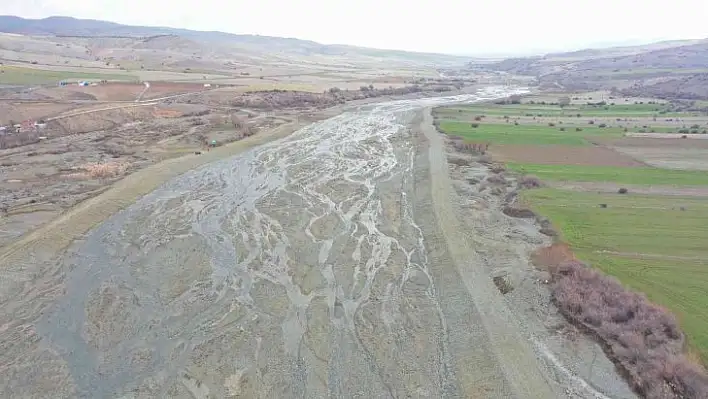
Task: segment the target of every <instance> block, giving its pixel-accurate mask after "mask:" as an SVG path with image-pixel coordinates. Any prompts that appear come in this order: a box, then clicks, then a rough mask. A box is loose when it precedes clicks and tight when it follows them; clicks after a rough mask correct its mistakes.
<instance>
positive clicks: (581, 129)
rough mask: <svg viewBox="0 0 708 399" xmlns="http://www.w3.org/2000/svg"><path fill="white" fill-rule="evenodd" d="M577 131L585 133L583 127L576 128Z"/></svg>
mask: <svg viewBox="0 0 708 399" xmlns="http://www.w3.org/2000/svg"><path fill="white" fill-rule="evenodd" d="M575 131H576V132H582V131H583V128H581V127H576V128H575Z"/></svg>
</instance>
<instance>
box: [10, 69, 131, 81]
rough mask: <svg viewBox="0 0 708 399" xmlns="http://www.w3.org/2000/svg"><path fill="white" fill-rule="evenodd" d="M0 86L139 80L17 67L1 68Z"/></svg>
mask: <svg viewBox="0 0 708 399" xmlns="http://www.w3.org/2000/svg"><path fill="white" fill-rule="evenodd" d="M0 71H4V72H3V73H0V84H8V85H30V84H47V83H59V82H60V81H62V80H67V81H74V82H75V81H79V80H84V79H85V80H102V79H105V80H122V81H134V80H138V77H137V76H132V75H124V74H109V73H105V74H104V73H95V72H86V73H84V72H73V71H54V70H44V69H35V68H23V67H16V66H0Z"/></svg>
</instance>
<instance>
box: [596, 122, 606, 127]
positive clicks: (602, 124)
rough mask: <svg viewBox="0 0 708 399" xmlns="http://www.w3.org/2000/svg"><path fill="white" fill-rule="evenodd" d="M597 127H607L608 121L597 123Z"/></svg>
mask: <svg viewBox="0 0 708 399" xmlns="http://www.w3.org/2000/svg"><path fill="white" fill-rule="evenodd" d="M597 127H600V128H606V127H607V124H606V123H601V124H599V125H597Z"/></svg>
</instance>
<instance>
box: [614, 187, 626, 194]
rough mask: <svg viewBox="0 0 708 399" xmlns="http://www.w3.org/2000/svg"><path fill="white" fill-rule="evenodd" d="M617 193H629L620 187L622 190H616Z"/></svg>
mask: <svg viewBox="0 0 708 399" xmlns="http://www.w3.org/2000/svg"><path fill="white" fill-rule="evenodd" d="M617 192H618V193H620V194H627V193H628V192H629V190H627V189H626V188H624V187H622V188H620V189H619V190H617Z"/></svg>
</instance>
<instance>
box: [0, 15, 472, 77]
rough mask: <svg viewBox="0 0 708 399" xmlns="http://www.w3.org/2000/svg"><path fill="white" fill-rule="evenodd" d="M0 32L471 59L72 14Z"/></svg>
mask: <svg viewBox="0 0 708 399" xmlns="http://www.w3.org/2000/svg"><path fill="white" fill-rule="evenodd" d="M0 32H4V33H12V34H20V35H25V36H54V37H62V38H69V37H71V38H82V39H86V38H99V37H100V38H115V39H118V38H130V39H133V40H139V39H146V38H153V37H159V36H171V37H174V36H177V37H180V38H183V39H186V40H190V41H193V42H195V43H199V44H200V45H209V46H213V47H216V48H218V49H220V50H222V51H223V50H224V49H230V50H232V51H237V50H241V51H246V52H258V53H275V54H287V55H293V56H325V57H354V58H385V59H386V60H387V61H394V62H398V63H413V64H421V63H428V64H436V65H437V64H440V65H455V64H461V63H464V62H467V61H470V60H472V58H471V57H462V56H454V55H446V54H431V53H414V52H406V51H398V50H380V49H371V48H362V47H356V46H348V45H325V44H321V43H317V42H313V41H310V40H301V39H295V38H282V37H270V36H260V35H237V34H231V33H225V32H215V31H211V32H206V31H193V30H188V29H178V28H168V27H148V26H129V25H122V24H118V23H114V22H108V21H98V20H88V19H76V18H72V17H61V16H56V17H49V18H44V19H25V18H21V17H16V16H0Z"/></svg>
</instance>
